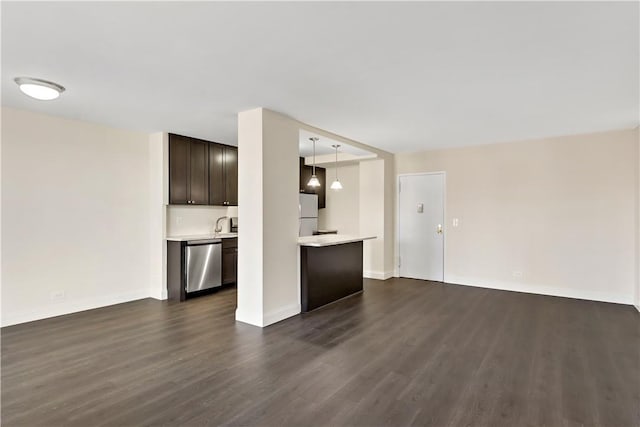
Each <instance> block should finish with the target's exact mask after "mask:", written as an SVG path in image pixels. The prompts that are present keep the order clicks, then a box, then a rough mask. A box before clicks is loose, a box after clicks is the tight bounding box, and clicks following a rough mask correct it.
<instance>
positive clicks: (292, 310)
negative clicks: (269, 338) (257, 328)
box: [263, 303, 302, 326]
mask: <svg viewBox="0 0 640 427" xmlns="http://www.w3.org/2000/svg"><path fill="white" fill-rule="evenodd" d="M301 311H302V306H301V305H300V303H297V304H291V305H289V306H287V307H282V308H280V309H278V310H274V311H271V312H270V313H265V315H264V320H263V326H269V325H273V324H274V323H278V322H279V321H281V320H284V319H288V318H289V317H293V316H295V315H296V314H299V313H300V312H301Z"/></svg>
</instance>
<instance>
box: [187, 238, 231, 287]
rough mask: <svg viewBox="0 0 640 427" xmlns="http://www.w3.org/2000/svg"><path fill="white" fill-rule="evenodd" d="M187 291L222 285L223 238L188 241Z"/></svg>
mask: <svg viewBox="0 0 640 427" xmlns="http://www.w3.org/2000/svg"><path fill="white" fill-rule="evenodd" d="M185 263H186V265H187V268H186V271H187V285H186V291H187V293H190V292H197V291H202V290H205V289H211V288H216V287H218V286H222V240H221V239H209V240H190V241H188V242H187V246H186V253H185Z"/></svg>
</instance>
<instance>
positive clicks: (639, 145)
mask: <svg viewBox="0 0 640 427" xmlns="http://www.w3.org/2000/svg"><path fill="white" fill-rule="evenodd" d="M634 138H635V140H636V151H637V157H636V159H637V163H636V177H637V181H636V185H637V189H636V197H637V205H636V299H635V306H636V308H637V309H638V311H640V126H638V127H636V128H635V134H634Z"/></svg>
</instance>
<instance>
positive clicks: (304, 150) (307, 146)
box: [298, 130, 375, 157]
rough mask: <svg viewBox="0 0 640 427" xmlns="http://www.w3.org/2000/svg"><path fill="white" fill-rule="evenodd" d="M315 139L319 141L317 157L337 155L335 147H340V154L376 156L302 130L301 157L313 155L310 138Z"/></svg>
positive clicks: (299, 146) (317, 143)
mask: <svg viewBox="0 0 640 427" xmlns="http://www.w3.org/2000/svg"><path fill="white" fill-rule="evenodd" d="M313 137H315V138H318V141H317V142H316V155H317V156H321V155H325V154H335V152H336V151H335V148H333V145H340V147H338V153H347V154H353V155H354V156H371V155H374V154H375V153H373V152H371V151H367V150H363V149H362V148H358V147H354V146H353V145H348V144H345V143H344V142H340V141H335V140H333V139H331V138H327V137H325V136H322V135H316V134H313V133H311V132H307V131H306V130H301V131H300V141H299V144H298V149H299V151H300V156H301V157H309V156H312V155H313V143H312V142H311V141H310V140H309V138H313Z"/></svg>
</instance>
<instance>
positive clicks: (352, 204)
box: [318, 163, 366, 243]
mask: <svg viewBox="0 0 640 427" xmlns="http://www.w3.org/2000/svg"><path fill="white" fill-rule="evenodd" d="M335 173H336V169H335V166H331V167H327V191H326V195H327V201H326V206H327V207H326V208H324V209H319V210H318V228H320V229H325V230H327V229H332V230H338V233H340V234H356V235H357V234H360V165H359V163H356V164H348V165H339V166H338V178H339V179H340V182H341V183H342V187H343V188H342V189H341V190H337V191H336V190H331V189H330V188H329V187H330V186H331V183H332V182H333V180H334V179H335V176H336V175H335ZM365 243H366V242H365Z"/></svg>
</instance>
